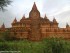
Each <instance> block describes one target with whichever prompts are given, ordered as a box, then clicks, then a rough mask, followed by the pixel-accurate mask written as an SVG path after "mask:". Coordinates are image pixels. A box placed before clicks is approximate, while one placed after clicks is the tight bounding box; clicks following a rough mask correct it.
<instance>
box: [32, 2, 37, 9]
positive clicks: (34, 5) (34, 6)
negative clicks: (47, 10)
mask: <svg viewBox="0 0 70 53" xmlns="http://www.w3.org/2000/svg"><path fill="white" fill-rule="evenodd" d="M32 9H33V10H37V6H36V4H35V2H34V4H33V7H32Z"/></svg>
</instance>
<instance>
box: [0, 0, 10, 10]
mask: <svg viewBox="0 0 70 53" xmlns="http://www.w3.org/2000/svg"><path fill="white" fill-rule="evenodd" d="M10 3H11V0H0V10H2V11H4V10H5V8H4V7H7V6H8V5H10Z"/></svg>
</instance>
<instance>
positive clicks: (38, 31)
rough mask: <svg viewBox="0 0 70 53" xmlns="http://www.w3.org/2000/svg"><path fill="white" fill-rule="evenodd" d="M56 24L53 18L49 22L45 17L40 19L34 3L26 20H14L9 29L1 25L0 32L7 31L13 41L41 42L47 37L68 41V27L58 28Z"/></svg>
mask: <svg viewBox="0 0 70 53" xmlns="http://www.w3.org/2000/svg"><path fill="white" fill-rule="evenodd" d="M58 24H59V23H58V22H57V21H56V19H55V18H54V19H53V21H50V20H49V19H48V17H47V16H46V15H45V16H44V18H43V17H41V16H40V12H39V11H38V9H37V6H36V4H35V2H34V4H33V7H32V9H31V11H30V12H29V17H28V18H26V17H25V15H23V17H22V19H21V20H20V21H17V20H16V18H15V19H14V21H13V22H12V27H11V28H5V25H4V24H3V25H2V26H1V28H0V32H5V31H9V32H10V34H9V36H10V38H15V39H28V40H42V39H44V38H47V37H49V38H51V37H54V38H60V37H62V38H64V39H70V27H69V25H68V24H67V25H66V28H60V27H58Z"/></svg>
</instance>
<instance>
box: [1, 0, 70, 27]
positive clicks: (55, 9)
mask: <svg viewBox="0 0 70 53" xmlns="http://www.w3.org/2000/svg"><path fill="white" fill-rule="evenodd" d="M12 1H13V2H12V4H11V5H9V6H8V7H6V9H7V11H5V12H2V11H0V25H2V24H3V23H5V26H6V27H11V23H12V22H13V20H14V18H15V17H16V18H17V20H18V21H19V20H20V19H21V18H22V16H23V15H24V14H25V16H26V17H28V16H29V12H30V10H31V8H32V6H33V3H34V2H35V3H36V5H37V8H38V10H39V11H40V13H41V17H44V15H45V14H46V15H47V17H48V19H50V20H51V21H52V20H53V18H54V17H55V18H56V20H57V21H58V22H59V27H65V25H66V23H68V24H69V25H70V0H12Z"/></svg>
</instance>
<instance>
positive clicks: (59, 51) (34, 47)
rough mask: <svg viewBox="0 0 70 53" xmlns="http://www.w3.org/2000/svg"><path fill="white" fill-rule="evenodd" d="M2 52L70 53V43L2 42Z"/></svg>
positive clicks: (60, 40)
mask: <svg viewBox="0 0 70 53" xmlns="http://www.w3.org/2000/svg"><path fill="white" fill-rule="evenodd" d="M0 51H20V52H21V53H70V41H65V40H62V39H56V38H51V39H45V40H43V41H39V42H32V41H28V40H22V41H21V40H19V41H5V42H0Z"/></svg>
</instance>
